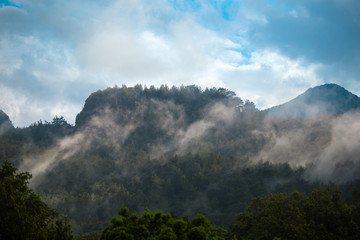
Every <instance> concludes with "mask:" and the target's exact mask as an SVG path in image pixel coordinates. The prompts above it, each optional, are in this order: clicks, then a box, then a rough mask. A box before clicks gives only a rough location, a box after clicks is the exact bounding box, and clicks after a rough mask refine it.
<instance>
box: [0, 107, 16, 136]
mask: <svg viewBox="0 0 360 240" xmlns="http://www.w3.org/2000/svg"><path fill="white" fill-rule="evenodd" d="M13 128H14V126H13V124H12V123H11V121H10V118H9V116H8V115H7V114H6V113H4V112H3V111H2V110H0V135H1V134H3V133H5V132H7V131H8V130H10V129H13Z"/></svg>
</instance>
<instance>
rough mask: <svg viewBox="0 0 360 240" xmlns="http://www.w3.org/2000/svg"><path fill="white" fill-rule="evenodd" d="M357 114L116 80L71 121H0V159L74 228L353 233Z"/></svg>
mask: <svg viewBox="0 0 360 240" xmlns="http://www.w3.org/2000/svg"><path fill="white" fill-rule="evenodd" d="M337 113H338V112H337ZM359 115H360V114H359V113H358V112H356V111H352V112H345V111H344V112H343V113H341V114H336V115H326V116H321V117H318V118H314V119H310V118H301V119H300V118H296V119H293V118H278V117H272V116H269V114H268V112H267V111H259V110H258V109H257V108H256V106H255V104H254V103H252V102H250V101H248V100H242V99H240V98H239V97H237V96H236V95H235V94H234V93H233V92H231V91H229V90H227V89H222V88H219V89H216V88H211V89H205V90H202V89H200V88H199V87H196V86H182V87H180V88H177V87H172V88H169V87H167V86H161V87H160V88H155V87H150V88H147V87H143V86H141V85H137V86H134V87H126V86H122V87H120V88H119V87H114V88H108V89H105V90H102V91H100V90H99V91H97V92H95V93H93V94H91V96H89V98H88V99H87V100H86V102H85V105H84V108H83V109H82V111H81V112H80V113H79V114H78V115H77V117H76V124H75V126H72V125H70V124H68V123H67V121H66V120H65V119H64V118H63V117H61V116H55V117H54V119H53V120H52V121H50V122H47V121H41V120H40V121H38V122H36V123H34V124H32V125H30V126H29V127H26V128H13V127H11V126H9V125H7V128H6V130H4V131H3V132H2V133H1V135H0V162H2V163H3V164H4V163H6V164H7V163H8V162H9V163H11V164H13V165H14V166H15V167H16V168H19V170H20V171H28V172H30V173H31V174H32V176H33V178H32V179H31V180H30V182H29V184H30V185H29V187H30V188H32V189H33V190H34V192H35V193H36V194H38V196H40V197H41V199H42V200H43V201H44V202H45V203H46V204H47V205H48V206H49V207H48V208H49V209H57V210H58V211H59V212H60V213H61V215H66V216H68V219H69V221H70V223H71V227H72V229H73V232H74V234H75V235H76V236H79V235H80V234H82V233H86V234H91V233H95V234H94V236H95V235H98V236H99V237H100V233H101V232H102V234H101V238H102V239H115V238H116V237H117V236H122V237H119V239H232V238H234V237H236V238H237V239H273V238H274V237H279V238H282V239H293V238H294V236H299V237H295V238H298V239H308V238H309V237H310V236H311V237H312V238H316V237H315V236H316V235H318V234H319V233H320V234H323V235H322V236H324V237H323V239H327V238H336V237H337V236H343V237H344V238H345V239H354V238H351V236H358V234H359V233H358V232H359V222H358V220H356V219H359V218H356V217H357V215H356V214H358V212H359V211H358V210H359V197H358V192H357V191H356V188H359V187H360V179H359V177H358V176H360V175H359V173H360V165H359V163H360V161H359V160H360V159H359V157H358V156H360V153H359V151H360V150H359V149H358V147H357V143H358V142H359V140H360V137H359V136H360V134H359V131H360V128H359V127H358V122H359V121H358V120H359V119H360V116H359ZM4 119H5V120H6V121H5V122H6V123H7V124H8V121H7V119H6V116H5V117H4ZM6 164H5V166H7V165H6ZM27 179H29V178H27ZM26 181H27V180H26ZM26 181H25V182H26ZM325 184H330V185H331V186H332V187H330V186H328V187H324V185H325ZM334 184H336V185H337V186H338V188H336V187H334ZM314 189H317V190H314ZM354 189H355V190H354ZM294 191H297V192H294ZM340 192H342V195H341V194H340ZM35 193H34V194H35ZM269 194H270V195H269ZM253 197H258V198H255V199H253V200H252V198H253ZM344 199H347V200H346V201H345V200H344ZM123 206H126V207H127V208H128V209H130V210H131V211H132V212H134V213H133V214H130V213H129V212H128V211H129V210H128V209H127V208H121V207H123ZM120 208H121V210H120V211H119V214H120V217H115V218H113V219H112V217H113V216H114V214H115V213H116V212H118V210H119V209H120ZM2 211H5V210H2ZM294 211H295V212H296V213H297V214H295V215H296V217H294ZM317 211H318V212H317ZM136 212H137V213H136ZM164 212H168V213H166V214H165V213H164ZM138 214H139V215H141V217H140V216H139V215H138ZM199 214H202V215H199ZM321 214H325V215H321ZM178 216H179V217H178ZM204 216H206V217H204ZM235 216H236V217H235ZM340 216H342V217H340ZM111 219H112V220H111ZM159 219H160V220H159ZM290 219H291V220H292V221H293V222H290V221H289V220H290ZM63 221H65V220H63ZM159 221H160V222H159ZM322 221H324V222H322ZM109 222H110V223H109ZM199 222H200V223H199ZM229 223H231V224H230V225H229V227H228V224H229ZM255 223H256V224H255ZM149 224H150V225H149ZM152 224H153V225H152ZM269 224H271V225H272V226H276V227H273V230H269V229H268V228H270V227H269ZM333 224H337V225H336V226H337V228H334V227H333ZM65 225H66V224H65ZM66 226H67V225H66ZM139 229H142V230H141V231H140V230H139ZM330 230H331V231H330ZM140 232H142V233H143V234H144V235H143V236H140V235H139V236H136V234H135V233H140ZM134 234H135V235H134ZM191 234H193V235H191ZM292 234H296V235H292ZM324 234H330V235H328V236H327V235H324ZM354 234H357V235H354ZM194 236H197V237H194Z"/></svg>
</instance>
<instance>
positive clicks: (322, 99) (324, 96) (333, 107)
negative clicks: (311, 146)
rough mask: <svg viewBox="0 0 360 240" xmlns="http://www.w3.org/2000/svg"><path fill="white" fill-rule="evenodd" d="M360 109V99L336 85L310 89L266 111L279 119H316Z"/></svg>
mask: <svg viewBox="0 0 360 240" xmlns="http://www.w3.org/2000/svg"><path fill="white" fill-rule="evenodd" d="M357 109H360V98H359V97H358V96H356V95H354V94H352V93H351V92H349V91H347V90H346V89H345V88H343V87H341V86H339V85H336V84H324V85H321V86H317V87H314V88H310V89H308V90H307V91H306V92H304V93H303V94H301V95H299V96H297V97H296V98H294V99H293V100H290V101H289V102H286V103H284V104H281V105H278V106H275V107H272V108H270V109H267V110H266V111H267V112H268V113H269V115H270V116H273V117H279V118H293V119H303V118H312V119H316V118H318V117H320V116H334V115H338V114H341V113H344V112H350V111H355V110H357Z"/></svg>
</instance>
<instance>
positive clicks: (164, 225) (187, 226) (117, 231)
mask: <svg viewBox="0 0 360 240" xmlns="http://www.w3.org/2000/svg"><path fill="white" fill-rule="evenodd" d="M118 213H119V215H120V216H121V218H119V217H114V218H113V219H112V220H111V221H110V223H109V225H108V226H107V227H106V228H105V229H104V230H103V232H102V235H101V240H113V239H153V240H155V239H156V240H177V239H179V240H180V239H191V240H196V239H201V240H202V239H204V240H207V239H223V237H224V234H223V236H220V235H218V234H221V233H224V232H222V231H219V230H218V228H216V227H215V226H213V225H211V224H210V223H209V221H208V220H207V218H206V217H205V216H203V215H197V216H196V217H194V218H193V219H192V220H188V218H176V217H175V216H173V215H171V214H170V213H166V214H165V213H163V212H161V211H157V212H156V213H152V212H151V211H150V210H148V209H146V210H145V211H144V212H143V214H142V216H141V217H139V216H138V215H137V213H132V214H130V212H129V209H128V208H126V207H122V208H121V209H120V210H119V212H118Z"/></svg>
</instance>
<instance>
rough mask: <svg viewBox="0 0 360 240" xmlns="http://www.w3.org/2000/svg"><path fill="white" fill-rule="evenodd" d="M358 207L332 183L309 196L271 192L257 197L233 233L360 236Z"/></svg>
mask: <svg viewBox="0 0 360 240" xmlns="http://www.w3.org/2000/svg"><path fill="white" fill-rule="evenodd" d="M357 204H358V203H357ZM355 206H356V204H347V203H345V202H344V200H342V199H341V193H340V191H339V190H338V189H337V188H335V187H330V186H327V187H324V188H321V189H314V190H313V191H312V192H311V194H309V195H308V196H306V195H304V194H302V193H299V192H293V193H292V194H290V195H287V194H282V193H279V194H269V196H268V197H266V198H259V197H258V198H254V199H253V200H252V202H251V204H250V205H249V206H248V207H247V209H246V210H245V211H244V212H242V213H240V214H238V215H237V216H236V220H237V222H236V223H235V224H231V225H230V227H229V232H230V235H231V236H236V238H237V239H274V238H281V239H358V238H359V237H360V230H359V227H360V225H359V222H358V220H357V217H358V212H357V210H358V209H356V207H355ZM355 209H356V210H355Z"/></svg>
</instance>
